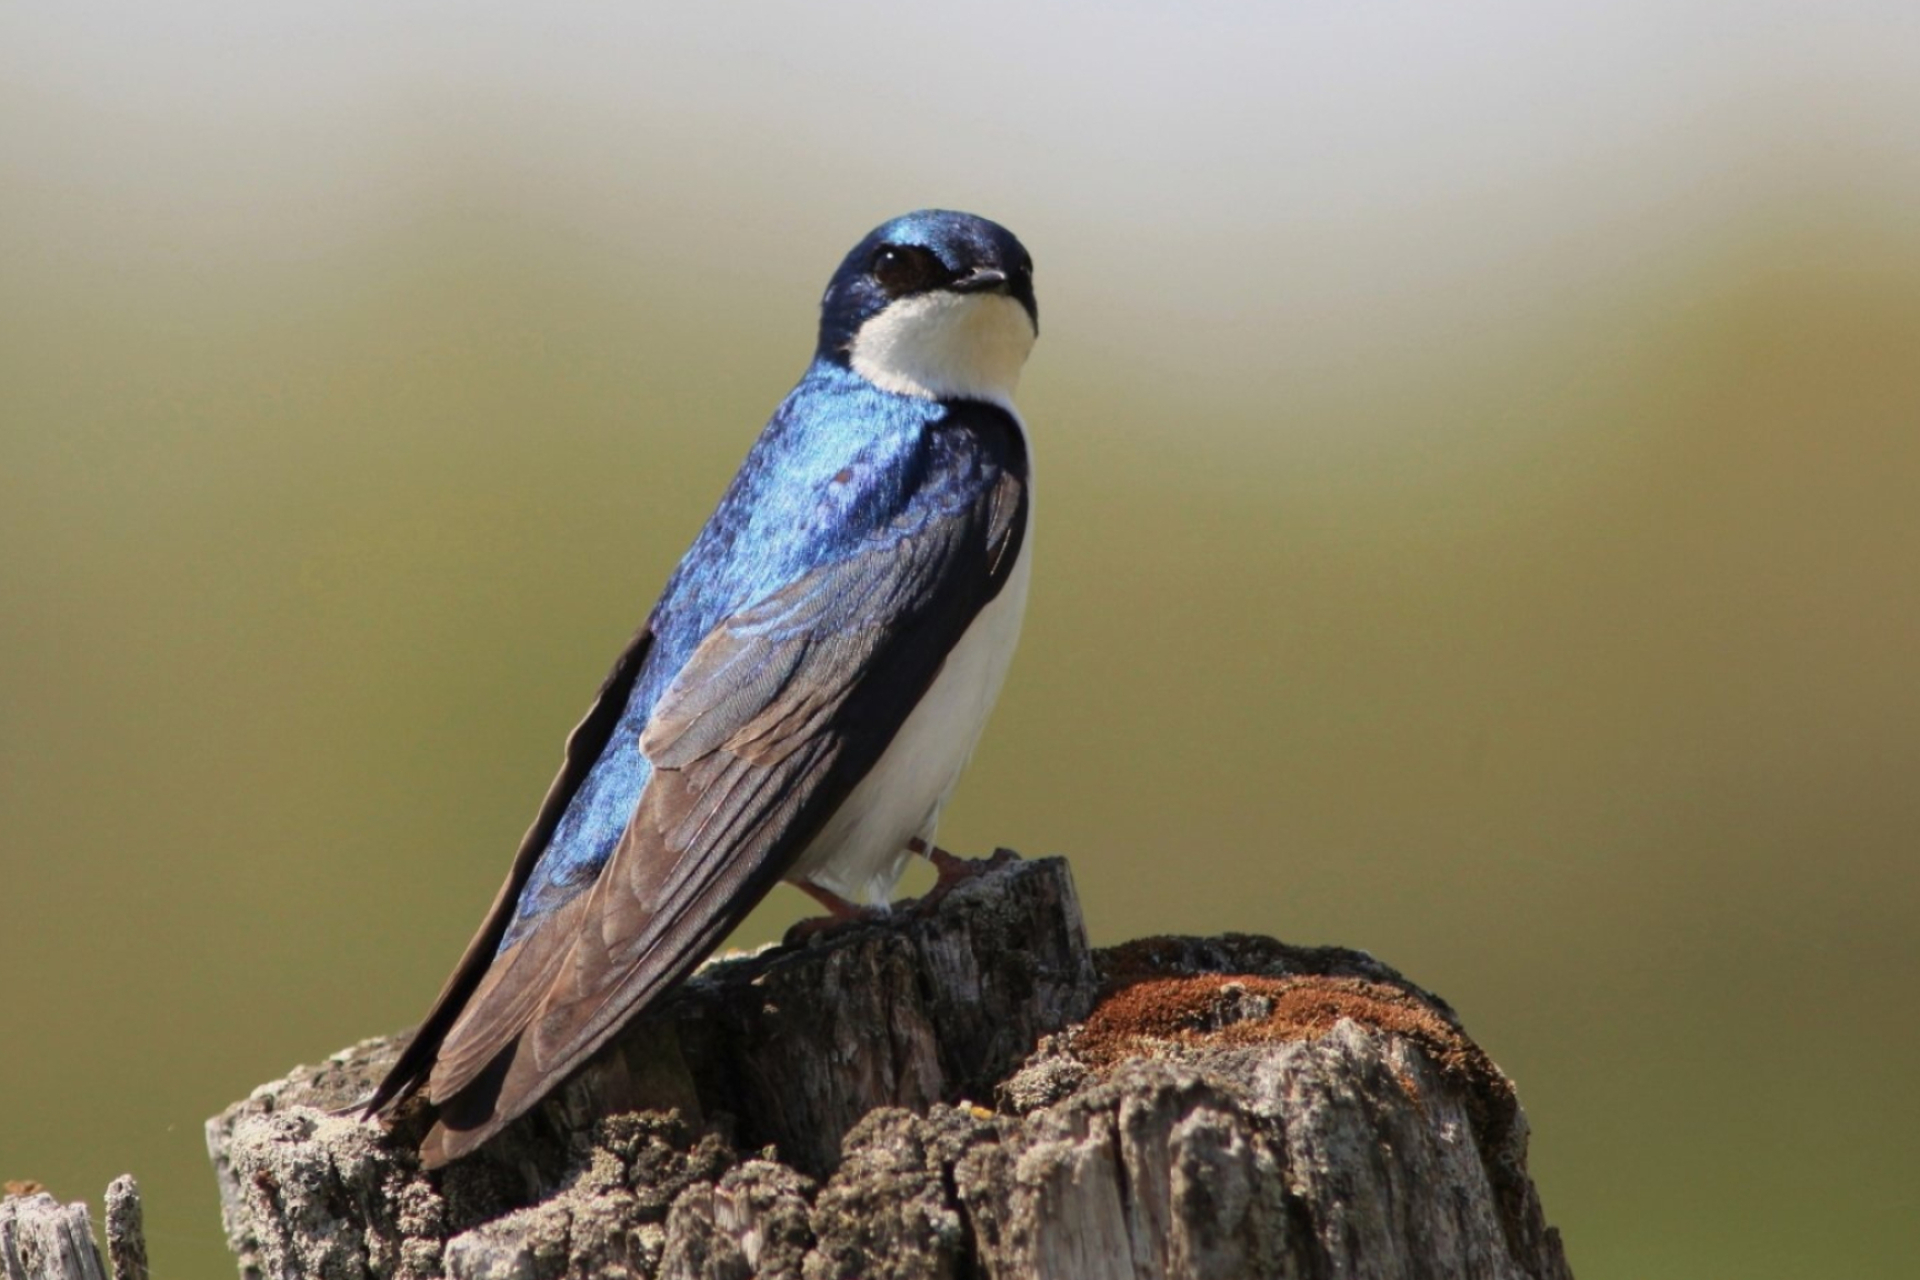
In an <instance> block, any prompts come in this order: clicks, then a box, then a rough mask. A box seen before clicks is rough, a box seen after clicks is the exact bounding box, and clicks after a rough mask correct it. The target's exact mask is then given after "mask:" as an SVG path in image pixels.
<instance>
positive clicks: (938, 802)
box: [787, 490, 1033, 905]
mask: <svg viewBox="0 0 1920 1280" xmlns="http://www.w3.org/2000/svg"><path fill="white" fill-rule="evenodd" d="M1032 562H1033V506H1032V494H1031V490H1029V495H1028V507H1027V528H1026V534H1025V536H1024V537H1023V538H1022V540H1021V544H1020V552H1019V554H1018V556H1017V557H1016V558H1015V560H1014V565H1013V572H1012V573H1011V574H1010V575H1009V576H1008V578H1007V582H1006V585H1005V586H1003V587H1002V588H1001V589H1000V594H999V595H997V596H995V597H994V598H993V600H992V602H991V603H989V604H988V605H987V607H986V608H984V609H982V610H981V611H980V613H979V614H978V615H977V616H976V617H975V618H974V620H973V625H972V626H970V627H968V628H967V633H966V634H965V635H964V636H962V637H960V643H959V644H957V645H955V646H954V647H953V651H952V652H951V653H949V654H948V655H947V660H946V663H945V664H944V665H943V666H942V667H941V668H940V674H939V675H938V676H937V677H935V679H934V682H933V687H932V688H930V689H929V690H927V694H926V696H925V697H923V698H922V699H921V700H920V705H919V706H917V707H915V708H914V709H913V712H912V714H910V715H909V716H908V717H907V722H906V723H905V724H903V725H902V726H901V727H900V732H899V733H898V734H896V735H895V736H894V739H893V741H892V743H890V744H889V745H888V747H887V750H886V753H885V754H884V755H882V756H881V757H880V762H879V763H878V764H876V765H875V766H874V768H873V771H872V772H871V773H869V774H867V776H866V777H865V778H864V779H862V780H861V782H860V784H859V785H858V786H856V787H855V788H854V789H853V793H852V794H851V795H849V796H848V797H847V801H846V803H845V804H843V805H841V806H840V810H839V812H837V813H835V814H834V816H833V817H832V819H830V820H829V821H828V823H827V826H826V829H825V830H823V831H822V832H821V833H820V835H819V836H818V837H817V838H816V839H815V840H814V842H813V843H812V844H811V845H809V846H808V847H807V850H806V852H805V853H803V854H801V855H800V859H799V861H798V862H796V863H795V864H794V867H793V870H792V871H790V872H788V873H787V878H788V879H789V880H795V881H805V882H807V883H810V884H815V885H818V886H819V887H820V888H822V889H825V890H827V891H828V892H830V893H833V894H837V895H838V896H840V897H842V898H845V899H846V900H848V901H849V902H854V901H859V900H860V899H862V898H865V899H866V900H867V901H870V902H875V903H879V904H883V905H884V904H885V903H886V902H887V901H888V899H889V898H890V897H891V896H892V894H893V887H894V885H895V884H896V883H898V882H899V879H900V873H901V872H902V871H904V870H905V869H906V865H907V860H908V859H909V858H910V857H911V856H912V855H911V853H909V851H908V849H907V842H908V841H910V840H913V839H916V838H918V839H921V840H925V841H926V842H927V843H928V844H931V843H933V834H934V828H935V827H936V826H937V825H938V824H939V821H940V810H941V807H942V806H944V805H945V804H946V802H947V797H948V796H950V795H952V794H953V787H954V784H955V783H956V782H958V781H959V780H960V771H961V770H962V769H964V768H966V765H967V758H968V757H969V756H971V755H972V754H973V748H974V744H975V743H977V742H978V741H979V740H980V731H981V730H982V729H983V728H985V727H986V723H987V715H988V713H990V712H991V711H992V710H993V703H994V700H995V699H996V698H998V697H999V696H1000V686H1001V684H1002V683H1004V682H1005V680H1006V678H1007V667H1008V665H1009V664H1010V663H1012V661H1013V649H1014V645H1015V643H1016V642H1017V641H1018V640H1019V639H1020V621H1021V618H1022V617H1023V616H1024V615H1025V613H1026V609H1027V578H1028V574H1029V571H1030V569H1031V566H1032Z"/></svg>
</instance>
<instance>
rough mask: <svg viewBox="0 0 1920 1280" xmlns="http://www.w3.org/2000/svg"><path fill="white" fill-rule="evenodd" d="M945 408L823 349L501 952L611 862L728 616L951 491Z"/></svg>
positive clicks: (667, 621)
mask: <svg viewBox="0 0 1920 1280" xmlns="http://www.w3.org/2000/svg"><path fill="white" fill-rule="evenodd" d="M946 413H947V409H946V407H945V406H944V405H942V404H941V403H940V402H938V401H934V400H923V399H919V398H916V397H913V396H903V395H895V394H892V393H889V392H885V391H881V390H879V389H878V388H876V387H874V386H873V385H872V384H871V383H869V382H867V381H866V380H865V379H863V378H861V377H859V376H858V375H856V374H854V373H852V372H850V371H849V370H848V369H846V368H845V367H844V366H842V365H840V364H837V363H835V362H834V361H833V360H831V359H829V358H824V357H823V358H819V359H816V360H815V361H814V363H813V366H812V367H811V368H809V369H808V370H807V372H806V375H805V376H804V377H803V378H802V379H801V380H800V383H799V385H798V386H796V387H795V388H794V389H793V391H792V392H791V393H790V394H789V395H788V396H787V398H786V400H785V401H784V402H783V403H782V404H781V406H780V408H779V409H778V410H776V411H775V413H774V415H773V418H772V420H771V421H769V422H768V423H767V426H766V429H765V430H764V431H763V432H762V433H761V435H760V439H759V440H758V441H756V442H755V444H754V446H753V449H752V451H751V452H749V453H748V454H747V458H746V461H745V462H744V463H743V464H742V465H741V468H740V471H739V473H738V474H737V475H735V476H734V479H733V483H732V484H731V485H729V486H728V488H727V491H726V494H725V496H724V497H722V498H721V500H720V505H719V507H718V509H717V510H715V511H714V513H713V516H712V517H711V518H710V519H709V520H708V521H707V525H706V527H705V528H704V529H703V530H702V531H701V533H700V536H699V537H698V538H697V539H696V540H695V541H694V544H693V546H692V547H691V548H690V549H689V550H688V551H687V554H686V557H685V558H684V559H682V560H681V562H680V566H679V568H677V569H676V570H674V573H673V576H672V577H671V578H670V579H668V581H667V586H666V590H665V591H664V592H663V593H662V594H661V597H660V602H659V604H657V605H656V606H654V611H653V615H652V618H651V619H650V626H651V629H652V631H653V646H652V649H651V651H650V652H649V653H648V656H647V662H646V665H645V667H643V668H642V671H641V675H640V678H639V680H638V681H637V682H636V684H635V686H634V690H633V693H632V695H631V696H630V697H629V698H628V700H627V706H626V711H625V712H624V714H622V716H621V717H620V720H619V723H618V726H617V727H616V728H615V729H614V731H613V735H612V737H610V738H609V739H608V741H607V745H606V748H605V749H604V750H603V751H602V752H601V753H600V758H599V760H598V761H597V762H596V763H595V764H594V766H593V770H592V772H590V773H589V774H588V775H587V778H586V781H585V782H583V783H582V784H581V786H580V789H579V790H578V791H577V792H576V793H575V794H574V798H573V801H572V803H570V804H569V805H568V806H567V810H566V813H565V815H564V816H563V817H562V818H561V819H560V825H559V827H558V828H557V829H556V830H555V831H554V834H553V838H552V839H551V840H549V841H548V842H547V848H546V852H545V853H544V854H543V855H542V857H541V859H540V862H539V863H538V865H537V866H536V867H535V869H534V873H533V877H532V879H531V880H529V881H528V882H527V887H526V888H525V890H523V891H522V893H521V895H520V904H519V907H518V909H517V910H516V912H515V914H514V919H513V923H512V924H511V925H510V926H509V927H508V930H507V934H506V937H505V938H503V939H502V941H501V944H500V949H501V950H505V949H506V948H507V947H510V946H512V945H513V944H514V943H515V942H517V941H519V939H520V938H521V936H522V935H523V934H524V933H525V931H526V930H527V929H528V928H529V927H531V926H532V925H533V924H534V923H535V922H537V921H538V920H539V918H540V917H542V916H544V915H546V914H547V913H548V912H550V911H552V910H554V909H555V908H557V907H559V906H561V905H562V904H563V903H565V902H567V901H568V900H569V899H571V898H572V897H573V896H574V895H575V894H577V893H579V892H581V891H582V890H583V889H584V888H586V887H587V886H589V885H591V884H592V883H593V880H594V878H595V877H596V876H598V875H599V873H600V869H601V868H602V867H603V866H605V865H606V861H607V858H608V857H609V856H611V854H612V853H613V849H614V846H615V844H617V843H618V842H619V839H620V836H621V833H622V832H624V831H625V830H626V826H627V823H628V821H629V820H630V819H631V818H632V817H633V810H634V806H635V804H636V803H637V802H638V800H639V797H640V793H641V791H642V790H643V789H644V788H645V787H646V784H647V779H648V777H649V776H651V774H652V766H651V765H650V764H649V763H648V762H647V759H646V757H645V756H643V755H642V754H641V753H640V748H639V743H640V735H641V733H642V731H644V730H645V728H646V725H647V721H648V720H649V719H650V718H651V717H652V715H653V707H654V704H655V702H657V701H658V699H659V697H660V694H661V692H662V691H664V690H665V689H666V687H667V685H668V684H670V683H671V682H672V680H673V677H674V676H675V674H677V673H678V672H679V670H680V668H681V667H682V666H684V665H685V663H686V660H687V658H688V656H689V655H691V654H692V652H693V650H694V649H695V647H697V646H698V645H699V644H700V642H701V640H702V639H704V638H705V637H706V636H707V635H708V633H710V632H711V631H712V630H713V629H714V627H715V626H716V625H718V624H719V622H720V620H721V619H722V618H725V617H727V616H729V615H731V614H734V613H737V612H739V611H740V610H741V609H743V608H745V607H746V606H747V605H749V604H751V603H753V602H754V601H756V600H761V599H764V598H765V597H767V596H769V595H772V594H773V593H774V592H775V591H778V590H779V589H780V588H781V587H783V586H785V585H786V584H788V583H791V582H793V581H795V580H797V579H799V578H802V577H804V576H805V575H806V574H807V573H809V572H810V571H812V570H814V569H817V568H819V567H820V566H821V565H823V564H827V563H829V562H832V561H835V560H840V559H844V558H845V557H846V556H847V555H848V554H849V553H850V552H852V551H853V550H854V549H856V548H858V547H860V546H861V545H862V544H863V543H866V542H870V541H872V540H875V539H878V538H884V537H885V536H886V534H887V532H888V530H889V528H890V527H891V526H893V525H894V524H895V523H896V522H898V521H900V520H901V519H902V518H903V517H910V516H911V514H912V509H913V506H914V505H915V504H931V505H939V504H942V503H944V502H945V501H948V500H950V498H951V497H952V495H950V494H947V493H943V492H940V491H937V490H936V491H931V492H929V491H925V490H923V489H920V488H919V487H918V482H919V480H920V479H921V476H922V474H923V473H924V471H925V469H926V462H927V458H926V456H925V450H926V449H927V448H929V447H930V444H931V443H932V442H930V441H929V440H928V438H927V428H928V427H929V426H930V425H932V424H934V423H936V422H938V421H939V420H940V419H941V418H943V417H944V416H945V415H946Z"/></svg>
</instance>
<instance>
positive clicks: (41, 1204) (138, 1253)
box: [0, 1175, 147, 1280]
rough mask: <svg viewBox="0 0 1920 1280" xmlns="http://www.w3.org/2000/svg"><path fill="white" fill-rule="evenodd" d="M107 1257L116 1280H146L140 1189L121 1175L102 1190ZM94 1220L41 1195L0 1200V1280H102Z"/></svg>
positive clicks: (79, 1208) (81, 1207) (81, 1208)
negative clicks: (105, 1193) (104, 1202)
mask: <svg viewBox="0 0 1920 1280" xmlns="http://www.w3.org/2000/svg"><path fill="white" fill-rule="evenodd" d="M106 1207H107V1254H108V1256H109V1257H111V1258H112V1260H113V1273H112V1274H113V1275H114V1277H115V1280H147V1244H146V1239H145V1237H144V1235H143V1234H142V1231H141V1225H140V1188H139V1186H138V1185H137V1184H136V1183H135V1182H134V1180H133V1179H132V1178H131V1177H128V1176H126V1175H122V1176H120V1177H118V1178H115V1179H114V1180H113V1182H112V1184H111V1185H109V1186H108V1187H107V1199H106ZM107 1275H108V1272H107V1266H106V1263H105V1262H103V1261H102V1260H101V1257H100V1246H99V1245H97V1244H95V1243H94V1239H93V1219H92V1215H91V1214H89V1213H88V1212H87V1206H86V1205H85V1204H84V1203H82V1202H75V1203H73V1204H61V1203H60V1202H59V1201H57V1200H55V1199H54V1198H53V1197H52V1196H50V1195H48V1194H46V1193H45V1192H44V1191H39V1192H31V1193H28V1194H19V1193H18V1192H17V1191H16V1190H15V1188H14V1187H13V1186H12V1185H11V1184H10V1185H9V1187H8V1190H7V1195H6V1198H5V1199H4V1200H0V1276H3V1277H4V1278H5V1280H107Z"/></svg>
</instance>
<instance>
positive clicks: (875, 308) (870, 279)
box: [818, 209, 1040, 364]
mask: <svg viewBox="0 0 1920 1280" xmlns="http://www.w3.org/2000/svg"><path fill="white" fill-rule="evenodd" d="M983 273H998V275H999V276H1001V277H1003V278H1004V279H1003V282H1002V283H1000V284H999V285H998V286H997V288H998V289H999V290H1000V291H1004V292H1005V293H1007V294H1008V295H1009V296H1011V297H1012V298H1014V299H1015V300H1016V301H1018V302H1019V303H1020V305H1021V306H1023V307H1025V308H1026V311H1027V315H1028V316H1029V317H1030V318H1031V319H1032V320H1033V322H1034V327H1035V329H1036V330H1037V329H1038V328H1039V323H1040V311H1039V307H1038V306H1037V305H1036V304H1035V302H1034V297H1033V259H1032V258H1031V257H1030V256H1028V254H1027V250H1026V247H1025V246H1024V245H1022V244H1021V243H1020V241H1019V240H1018V239H1016V238H1015V236H1014V234H1013V233H1012V232H1011V231H1008V230H1007V229H1006V228H1005V227H1002V226H1000V225H999V224H998V223H994V222H989V221H988V220H987V219H985V218H981V217H976V216H975V215H973V214H970V213H957V212H955V211H953V210H949V209H923V210H921V211H919V212H918V213H910V214H906V215H905V216H903V217H899V218H895V219H893V220H892V221H891V222H887V223H884V224H882V225H881V226H878V227H876V228H874V229H873V231H872V232H870V233H869V234H868V235H867V236H866V237H865V238H864V239H862V240H861V241H860V243H859V244H857V245H855V246H854V248H853V251H852V252H851V253H849V254H848V255H847V257H846V259H845V260H844V261H843V262H842V263H841V264H840V269H839V270H838V271H836V272H834V275H833V280H832V281H831V282H830V283H829V284H828V285H827V292H826V296H825V297H824V298H822V299H821V308H820V345H819V348H818V351H819V354H820V355H821V356H823V357H825V358H827V359H830V360H834V361H836V362H839V363H842V364H844V363H845V361H846V356H847V351H848V348H849V344H850V343H851V342H852V341H853V336H854V334H856V333H857V332H859V330H860V326H861V325H862V324H864V323H865V322H866V321H868V320H870V319H872V318H873V317H874V316H876V315H878V314H879V313H880V312H881V311H884V310H885V309H886V308H887V307H888V306H889V305H890V304H892V303H893V302H895V301H897V300H899V299H900V298H904V297H910V296H912V295H915V294H924V293H929V292H932V291H934V290H937V289H943V288H949V287H964V282H965V281H967V280H969V279H972V280H974V281H976V282H979V281H981V280H982V279H983Z"/></svg>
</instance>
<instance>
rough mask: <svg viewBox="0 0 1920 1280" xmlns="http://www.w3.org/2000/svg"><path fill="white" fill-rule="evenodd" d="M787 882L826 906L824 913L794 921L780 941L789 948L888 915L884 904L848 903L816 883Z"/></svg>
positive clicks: (802, 881)
mask: <svg viewBox="0 0 1920 1280" xmlns="http://www.w3.org/2000/svg"><path fill="white" fill-rule="evenodd" d="M787 883H789V884H791V885H792V886H793V887H794V888H796V889H798V890H800V892H802V893H804V894H806V895H807V896H808V897H809V898H812V899H813V900H814V901H815V902H817V903H819V904H820V905H821V906H823V907H825V908H826V909H827V914H826V915H824V916H814V917H813V918H812V919H810V920H799V921H795V922H794V923H793V924H792V925H791V926H789V927H788V929H787V932H786V936H785V937H783V938H781V940H780V941H781V942H782V943H784V944H785V945H787V946H790V947H792V946H799V945H800V944H801V943H803V942H806V941H807V940H809V939H811V938H817V937H819V936H820V935H821V934H823V933H831V932H832V931H833V930H835V929H838V928H841V927H842V926H844V925H853V924H867V923H869V922H871V921H874V920H880V919H884V918H885V916H886V914H887V912H886V909H885V908H884V907H863V906H861V905H860V904H859V903H857V902H848V901H847V900H846V899H845V898H843V897H841V896H840V895H839V894H837V893H835V892H834V891H833V890H831V889H822V888H821V887H820V886H819V885H817V884H808V883H807V882H806V881H804V880H790V881H788V882H787Z"/></svg>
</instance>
